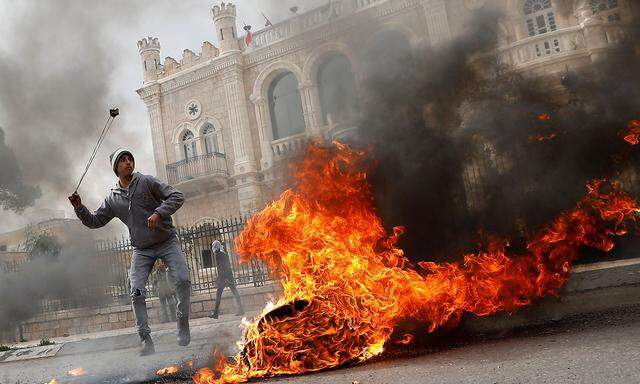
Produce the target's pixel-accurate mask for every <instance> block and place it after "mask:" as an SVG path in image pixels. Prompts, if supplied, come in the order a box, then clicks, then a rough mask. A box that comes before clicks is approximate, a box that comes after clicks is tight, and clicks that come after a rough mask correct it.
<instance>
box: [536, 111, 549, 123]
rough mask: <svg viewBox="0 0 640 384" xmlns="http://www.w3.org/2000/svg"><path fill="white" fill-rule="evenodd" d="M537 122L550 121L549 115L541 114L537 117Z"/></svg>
mask: <svg viewBox="0 0 640 384" xmlns="http://www.w3.org/2000/svg"><path fill="white" fill-rule="evenodd" d="M537 119H538V120H539V121H551V115H550V114H548V113H541V114H539V115H538V116H537Z"/></svg>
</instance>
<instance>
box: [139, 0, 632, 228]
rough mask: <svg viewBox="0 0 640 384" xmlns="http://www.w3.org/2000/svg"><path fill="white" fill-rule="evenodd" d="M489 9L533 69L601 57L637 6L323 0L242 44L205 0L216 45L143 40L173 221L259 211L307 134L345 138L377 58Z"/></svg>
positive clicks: (514, 51) (445, 34)
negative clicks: (496, 11)
mask: <svg viewBox="0 0 640 384" xmlns="http://www.w3.org/2000/svg"><path fill="white" fill-rule="evenodd" d="M486 6H497V7H499V8H501V10H502V11H503V17H502V19H501V21H500V23H499V32H500V41H499V48H498V53H499V57H500V59H501V61H502V62H503V63H504V64H506V65H508V66H510V67H511V68H513V69H514V70H518V71H523V72H527V73H530V74H532V75H559V73H560V72H561V71H564V69H565V67H566V66H567V65H569V66H571V67H573V68H577V67H581V66H584V65H588V64H589V63H590V62H592V61H593V60H596V59H597V58H598V56H600V55H603V54H605V52H606V50H607V48H609V47H611V46H613V45H615V44H616V43H618V42H620V41H621V40H623V39H624V38H625V33H624V28H623V27H624V25H625V24H627V23H629V22H630V20H631V19H632V18H633V15H637V14H638V8H639V4H638V3H636V2H632V1H629V0H331V1H329V2H328V4H326V5H325V6H322V7H319V8H316V9H313V10H310V11H309V12H305V13H300V14H298V13H292V17H291V18H289V19H287V20H284V21H282V22H279V23H276V24H274V25H270V26H268V27H266V28H265V29H262V30H259V31H255V32H254V33H253V35H252V39H251V41H249V40H248V39H246V35H245V32H244V31H242V30H240V31H239V30H238V20H236V6H235V5H233V4H230V3H227V4H224V3H222V4H221V5H215V6H214V7H213V9H212V21H213V27H214V31H215V35H216V36H215V38H216V40H217V44H218V45H217V46H214V45H213V44H212V43H209V42H204V43H203V45H202V50H201V52H199V53H194V52H192V51H190V50H188V49H187V50H185V51H184V52H183V56H182V58H181V60H180V61H178V60H175V59H173V58H171V57H167V58H166V59H164V61H162V60H161V58H160V42H159V41H158V39H156V38H144V39H142V40H140V41H139V42H138V48H139V51H140V55H141V58H142V67H143V86H142V88H140V89H139V90H138V93H139V95H140V97H141V98H142V100H143V101H144V102H145V104H146V105H147V108H148V111H149V116H150V121H151V132H152V143H153V149H154V156H155V164H156V169H157V172H158V177H159V178H161V179H163V180H165V181H168V182H169V183H171V184H173V185H175V186H177V187H178V188H179V189H180V190H182V191H183V192H184V193H185V194H186V196H187V201H186V203H185V206H184V207H183V208H182V209H181V210H180V211H179V212H178V213H177V215H176V217H175V219H176V223H177V224H178V225H182V226H184V225H193V224H198V223H200V222H204V221H210V220H219V219H221V218H225V217H230V216H236V215H238V214H239V213H248V212H252V211H255V210H257V209H259V208H260V207H261V206H262V205H263V204H265V203H266V202H267V201H269V200H270V199H271V198H273V197H274V196H276V195H277V194H278V193H279V192H280V189H281V188H282V175H283V168H284V167H283V165H284V163H285V162H284V160H285V159H286V158H287V156H290V154H292V153H295V152H296V151H299V149H300V148H302V147H303V144H304V142H305V141H307V140H309V139H310V138H325V139H334V138H343V137H345V136H348V135H350V134H353V133H354V131H355V129H354V128H355V122H356V121H357V120H358V104H359V101H360V100H362V96H363V93H364V86H363V84H364V81H365V80H366V78H367V76H369V74H371V73H375V71H376V68H377V67H380V68H383V66H380V64H381V63H382V64H384V63H385V62H388V61H389V60H392V59H393V58H394V57H400V56H399V55H402V54H404V53H406V52H411V51H412V50H418V49H420V48H421V47H426V46H438V45H439V44H444V43H446V42H447V41H449V40H451V39H453V38H455V37H456V36H457V35H459V34H461V33H462V32H463V31H465V28H466V27H467V26H468V25H469V24H470V21H471V18H472V15H473V11H474V10H477V9H479V8H481V7H486ZM247 43H248V44H247ZM338 100H339V101H338Z"/></svg>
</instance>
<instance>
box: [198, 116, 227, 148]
mask: <svg viewBox="0 0 640 384" xmlns="http://www.w3.org/2000/svg"><path fill="white" fill-rule="evenodd" d="M202 138H203V140H204V152H205V154H207V155H213V154H214V153H224V152H223V151H222V150H221V148H220V143H219V142H218V133H217V132H216V130H215V128H214V127H213V125H212V124H210V123H207V124H206V125H205V126H204V128H203V129H202Z"/></svg>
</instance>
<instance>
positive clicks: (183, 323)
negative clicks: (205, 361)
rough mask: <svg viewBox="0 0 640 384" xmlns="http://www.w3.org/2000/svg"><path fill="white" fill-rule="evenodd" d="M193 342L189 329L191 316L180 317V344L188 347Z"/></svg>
mask: <svg viewBox="0 0 640 384" xmlns="http://www.w3.org/2000/svg"><path fill="white" fill-rule="evenodd" d="M189 343H191V331H190V330H189V318H188V317H179V318H178V345H179V346H181V347H186V346H187V345H189Z"/></svg>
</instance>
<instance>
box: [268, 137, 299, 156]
mask: <svg viewBox="0 0 640 384" xmlns="http://www.w3.org/2000/svg"><path fill="white" fill-rule="evenodd" d="M306 142H307V134H306V133H300V134H297V135H295V136H289V137H285V138H284V139H279V140H274V141H272V142H271V150H272V151H273V156H274V158H275V159H277V160H279V159H282V158H285V157H288V156H290V155H292V154H295V153H297V152H299V151H300V150H301V149H303V148H304V146H305V144H306Z"/></svg>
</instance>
